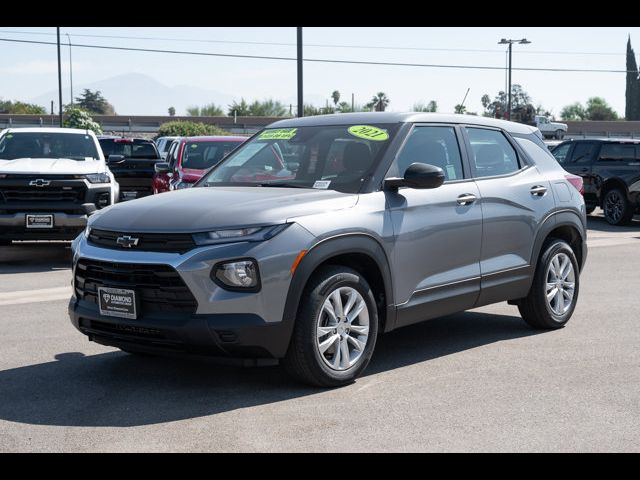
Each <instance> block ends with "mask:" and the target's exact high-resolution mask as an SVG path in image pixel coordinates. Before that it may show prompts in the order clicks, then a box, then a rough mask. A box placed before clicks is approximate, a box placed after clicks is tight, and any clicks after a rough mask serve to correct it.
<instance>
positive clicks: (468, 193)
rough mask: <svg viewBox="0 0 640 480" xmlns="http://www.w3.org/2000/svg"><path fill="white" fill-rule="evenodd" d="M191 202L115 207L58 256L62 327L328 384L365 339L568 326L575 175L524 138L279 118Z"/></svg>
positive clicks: (130, 348)
mask: <svg viewBox="0 0 640 480" xmlns="http://www.w3.org/2000/svg"><path fill="white" fill-rule="evenodd" d="M196 187H197V188H192V189H186V190H180V191H174V192H170V193H167V194H164V195H157V196H150V197H146V198H142V199H139V200H134V201H131V202H126V203H122V204H117V205H114V206H111V207H109V208H107V209H105V210H102V211H100V212H98V213H96V214H95V215H93V216H92V217H91V219H90V223H89V225H88V227H87V229H86V231H85V232H84V233H83V234H81V235H80V236H79V237H78V238H77V239H76V240H75V241H74V244H73V287H74V288H73V291H74V296H73V298H72V299H71V302H70V304H69V314H70V317H71V321H72V323H73V325H74V326H75V327H76V328H77V329H78V330H80V331H81V332H82V333H84V334H86V335H88V336H89V339H90V340H93V341H95V342H98V343H101V344H103V345H111V346H115V347H118V348H120V349H122V350H124V351H127V352H131V353H151V354H154V353H158V354H161V353H180V354H193V355H209V356H226V357H234V358H244V359H245V360H244V362H245V363H250V364H260V363H274V362H275V361H277V360H278V359H279V360H282V363H283V364H284V366H285V367H286V368H287V370H288V371H289V372H290V373H291V374H293V375H294V376H295V377H296V378H298V379H300V380H302V381H305V382H307V383H311V384H314V385H320V386H339V385H344V384H347V383H349V382H352V381H353V380H354V379H355V378H356V377H358V376H359V375H361V374H362V372H363V371H364V369H365V368H366V366H367V364H368V363H369V361H370V359H371V356H372V355H373V351H374V348H375V345H376V338H377V336H378V334H379V333H382V332H389V331H391V330H394V329H396V328H398V327H402V326H405V325H410V324H412V323H416V322H421V321H423V320H428V319H431V318H434V317H438V316H442V315H446V314H451V313H454V312H459V311H462V310H466V309H471V308H475V307H479V306H482V305H487V304H491V303H496V302H502V301H508V302H509V303H511V304H514V305H517V306H518V308H519V309H520V313H521V314H522V317H523V319H524V320H525V321H526V322H527V323H528V324H529V325H531V326H532V327H534V328H559V327H562V326H563V325H564V324H565V323H566V322H567V321H568V320H569V318H570V317H571V315H572V313H573V311H574V308H575V306H576V301H577V298H578V289H579V273H580V270H581V269H582V267H583V265H584V262H585V258H586V255H587V247H586V214H585V204H584V201H583V198H582V194H581V189H582V179H581V178H580V177H575V176H573V175H571V174H569V173H567V172H566V171H564V170H563V169H562V168H561V167H560V166H559V165H558V163H557V162H556V161H555V159H554V158H553V157H552V156H551V154H550V153H549V151H548V149H547V147H546V146H545V144H544V143H543V142H542V139H541V134H540V132H539V131H538V130H537V129H536V128H535V127H530V126H527V125H522V124H518V123H511V122H505V121H500V120H493V119H487V118H481V117H475V116H469V115H441V114H424V113H404V114H401V113H356V114H342V115H327V116H319V117H307V118H299V119H288V120H282V121H279V122H276V123H274V124H272V125H270V126H269V127H268V128H266V129H265V130H262V131H261V132H259V133H258V134H256V135H254V136H253V137H252V138H251V139H250V140H249V141H247V142H246V143H245V144H243V145H242V146H241V147H239V148H238V149H236V150H235V151H234V152H233V153H231V154H230V155H229V156H228V157H227V158H226V159H225V160H224V161H223V162H221V163H220V164H219V165H218V166H217V167H215V168H214V169H213V170H211V171H210V172H209V173H208V174H206V175H205V176H204V177H203V178H202V180H201V181H200V182H199V183H197V184H196Z"/></svg>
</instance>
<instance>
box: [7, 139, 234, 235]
mask: <svg viewBox="0 0 640 480" xmlns="http://www.w3.org/2000/svg"><path fill="white" fill-rule="evenodd" d="M159 140H160V141H159V142H158V144H159V147H158V146H157V145H156V143H155V142H153V141H152V140H147V139H143V138H123V137H119V136H113V135H100V136H96V135H95V134H94V133H93V132H92V131H89V130H78V129H69V128H64V129H62V128H32V129H29V128H17V129H16V128H12V129H6V130H3V131H2V132H0V245H8V244H10V243H11V242H12V241H13V240H72V239H74V238H75V237H76V236H77V235H78V233H80V232H81V231H82V230H83V229H84V228H85V226H86V223H87V220H88V218H89V216H91V215H92V214H93V213H94V212H96V211H98V210H100V209H102V208H105V207H107V206H109V205H113V204H114V203H117V202H123V201H127V200H133V199H137V198H142V197H145V196H148V195H152V194H153V193H159V192H163V191H168V190H173V189H182V188H185V187H189V186H191V185H193V183H194V182H195V181H196V180H197V179H198V178H200V176H202V175H203V174H204V173H205V172H206V171H207V169H208V168H210V167H213V166H214V165H216V164H217V163H218V162H219V161H220V160H221V159H222V158H223V157H224V156H225V155H226V154H228V153H229V152H230V151H231V150H233V148H235V147H236V146H237V145H239V144H240V143H241V142H243V141H244V140H246V138H245V137H189V138H184V139H180V138H178V137H163V138H161V139H159ZM165 147H167V148H166V149H165ZM168 147H174V148H173V150H171V152H172V153H175V154H174V155H173V156H171V157H170V160H169V162H168V163H163V162H162V154H161V153H160V152H161V150H165V151H166V153H169V152H170V150H169V148H168ZM178 147H180V148H178ZM157 167H160V168H159V169H157Z"/></svg>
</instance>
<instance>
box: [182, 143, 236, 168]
mask: <svg viewBox="0 0 640 480" xmlns="http://www.w3.org/2000/svg"><path fill="white" fill-rule="evenodd" d="M237 146H238V142H187V143H186V145H185V147H184V150H183V152H184V153H183V154H182V168H192V169H194V170H206V169H208V168H211V167H213V166H214V165H217V164H218V163H220V160H222V159H223V158H224V157H226V156H227V155H228V154H229V153H230V152H231V151H232V150H233V149H234V148H236V147H237Z"/></svg>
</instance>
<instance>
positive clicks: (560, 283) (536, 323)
mask: <svg viewBox="0 0 640 480" xmlns="http://www.w3.org/2000/svg"><path fill="white" fill-rule="evenodd" d="M579 287H580V272H579V267H578V261H577V260H576V256H575V254H574V253H573V250H572V249H571V247H570V246H569V245H568V244H567V243H566V242H565V241H564V240H559V239H551V240H549V241H548V242H547V243H546V244H545V246H544V247H543V250H542V255H540V258H539V259H538V264H537V266H536V273H535V275H534V277H533V284H532V285H531V289H530V290H529V294H528V295H527V296H526V297H525V298H524V299H523V300H522V301H521V302H520V304H519V305H518V309H519V310H520V315H521V316H522V319H523V320H524V321H525V322H527V323H528V324H529V325H531V326H532V327H533V328H540V329H553V328H560V327H563V326H564V325H565V324H566V323H567V322H568V321H569V319H570V318H571V315H572V314H573V310H574V309H575V308H576V302H577V300H578V291H579Z"/></svg>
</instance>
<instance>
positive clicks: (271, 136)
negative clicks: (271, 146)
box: [258, 128, 298, 140]
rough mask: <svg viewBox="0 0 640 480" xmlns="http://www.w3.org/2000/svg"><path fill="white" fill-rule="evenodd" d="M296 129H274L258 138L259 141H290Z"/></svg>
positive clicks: (266, 131)
mask: <svg viewBox="0 0 640 480" xmlns="http://www.w3.org/2000/svg"><path fill="white" fill-rule="evenodd" d="M297 130H298V129H297V128H275V129H272V130H265V131H264V132H262V133H261V134H260V136H259V137H258V138H259V139H260V140H291V139H292V138H293V137H294V136H295V135H296V131H297Z"/></svg>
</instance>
